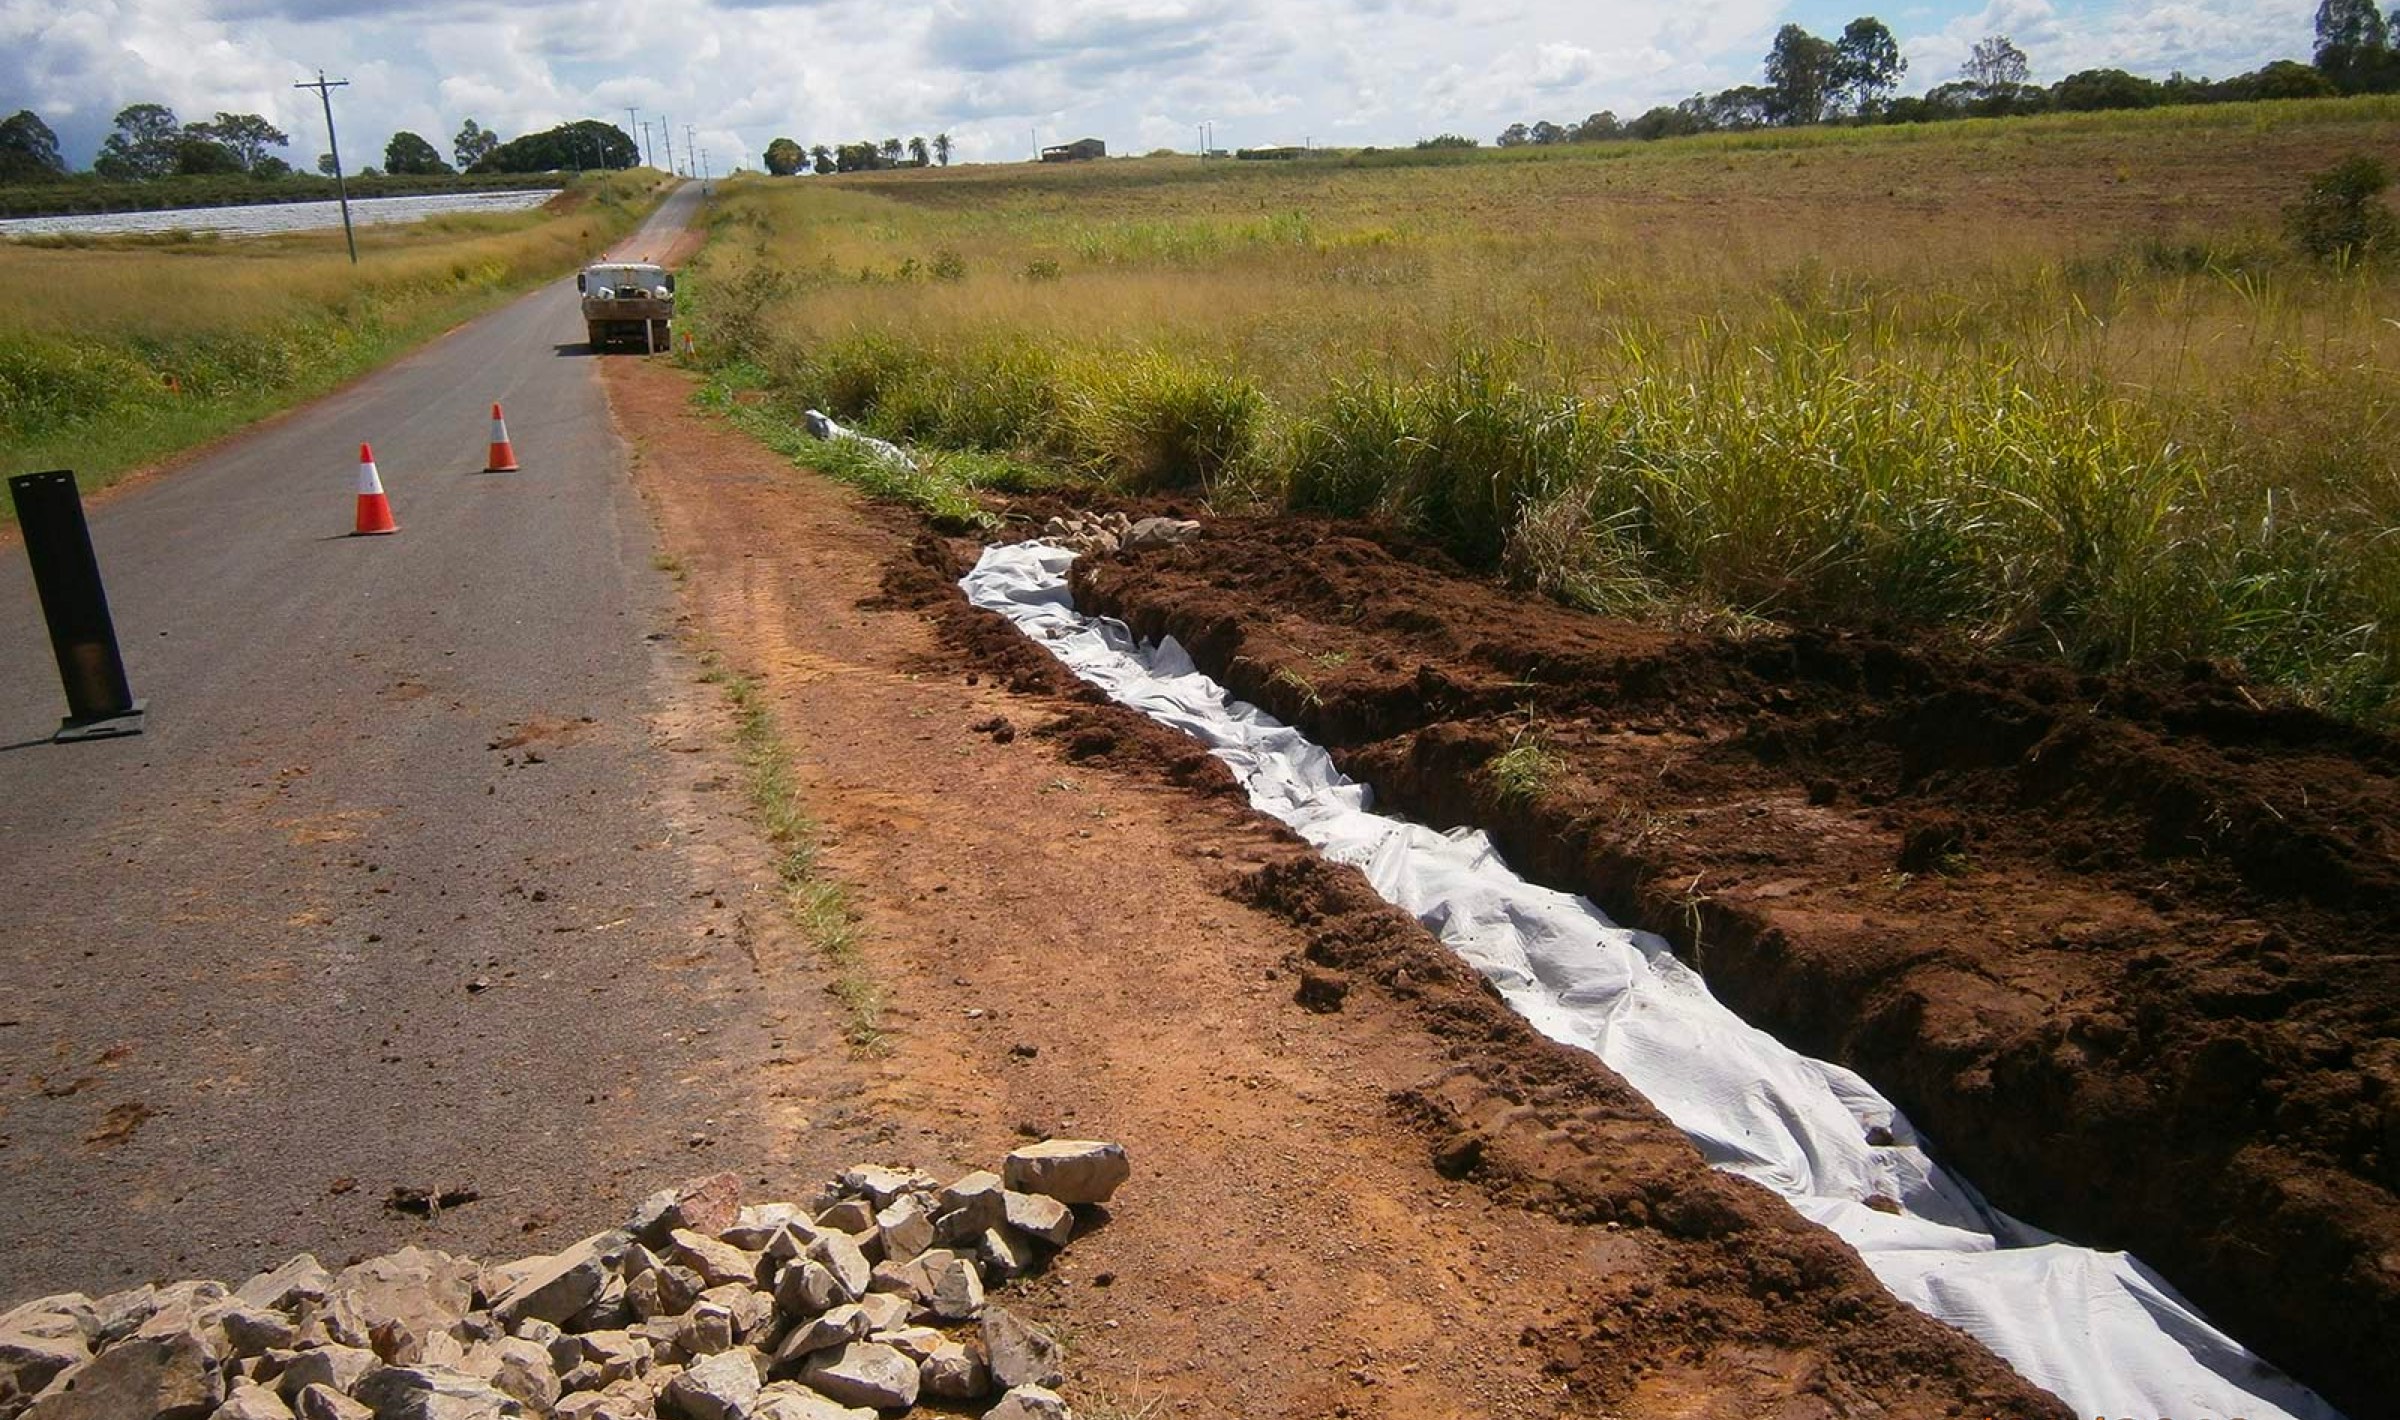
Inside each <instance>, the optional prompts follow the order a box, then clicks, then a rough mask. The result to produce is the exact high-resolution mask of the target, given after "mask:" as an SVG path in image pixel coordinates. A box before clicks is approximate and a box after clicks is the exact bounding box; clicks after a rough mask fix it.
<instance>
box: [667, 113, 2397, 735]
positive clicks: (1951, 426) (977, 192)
mask: <svg viewBox="0 0 2400 1420" xmlns="http://www.w3.org/2000/svg"><path fill="white" fill-rule="evenodd" d="M2235 109H2238V110H2239V111H2234V110H2235ZM2302 110H2306V112H2302ZM2345 125H2346V126H2345ZM2396 133H2400V106H2395V105H2392V104H2386V103H2381V102H2380V101H2378V102H2372V103H2364V104H2349V105H2335V106H2333V107H2331V108H2326V107H2317V106H2310V105H2280V106H2279V105H2257V106H2233V108H2219V109H2208V110H2200V111H2195V112H2194V114H2193V115H2191V121H2190V122H2182V121H2179V120H2178V119H2177V118H2176V117H2175V116H2173V115H2168V116H2163V117H2162V116H2159V115H2155V114H2145V115H2142V116H2140V118H2139V120H2138V121H2123V122H2119V121H2115V120H2114V119H2111V120H2106V121H2094V120H2088V119H2081V118H2078V119H2071V120H2057V121H2049V120H2035V121H2031V122H2011V123H2009V124H2005V125H2002V124H1972V123H1970V124H1955V125H1944V126H1942V127H1941V128H1939V129H1930V128H1929V129H1926V130H1921V131H1920V130H1874V131H1872V132H1871V133H1869V134H1864V135H1855V136H1854V135H1849V134H1836V135H1830V136H1806V135H1803V136H1797V137H1795V136H1789V135H1770V136H1767V137H1762V138H1759V139H1757V140H1756V141H1749V140H1747V139H1744V140H1740V141H1736V140H1731V139H1726V138H1721V137H1720V138H1715V139H1706V140H1699V141H1696V142H1693V143H1689V144H1677V143H1661V144H1655V145H1642V147H1641V150H1640V153H1639V154H1638V155H1637V156H1635V157H1634V158H1632V159H1631V160H1627V159H1625V158H1619V157H1604V158H1584V157H1572V158H1562V159H1559V160H1556V161H1550V160H1543V161H1540V162H1532V161H1525V160H1520V159H1517V158H1515V157H1510V158H1507V159H1497V158H1496V159H1494V160H1492V161H1489V162H1482V161H1480V160H1478V161H1468V162H1457V163H1444V164H1438V165H1432V166H1406V167H1398V168H1392V169H1382V168H1377V167H1373V166H1363V167H1349V166H1338V165H1334V164H1323V165H1301V166H1300V167H1297V168H1286V169H1281V170H1279V171H1274V172H1257V173H1249V172H1244V173H1227V172H1218V173H1212V174H1210V175H1208V176H1206V177H1196V176H1194V175H1193V174H1192V173H1190V172H1189V171H1185V170H1174V169H1171V168H1170V167H1169V166H1167V165H1162V164H1129V165H1126V166H1125V168H1124V169H1123V170H1122V171H1118V172H1115V173H1110V174H1101V175H1098V176H1093V175H1066V176H1060V177H1056V178H1053V177H1051V176H1050V175H1047V174H1040V173H1030V172H1006V171H1003V172H999V173H996V174H980V173H966V174H961V175H959V176H957V177H955V178H953V177H948V176H942V175H934V176H928V175H925V174H915V175H910V176H909V177H908V178H907V180H905V181H900V180H892V181H876V180H861V181H856V182H853V181H849V180H841V181H837V182H824V181H812V182H810V183H807V184H805V185H799V186H793V185H784V186H781V187H770V186H754V187H751V188H749V189H747V190H741V189H735V190H734V191H733V192H732V193H731V195H730V196H729V198H728V201H727V203H726V209H727V210H726V214H725V216H724V217H723V218H722V219H721V225H720V227H719V230H718V236H717V239H716V240H715V241H714V242H712V244H711V246H710V248H709V250H708V251H707V252H706V253H705V254H704V258H703V261H702V263H701V265H702V274H701V277H700V279H698V280H697V281H695V282H694V283H693V285H694V288H695V289H696V290H697V291H700V292H702V293H703V296H702V300H701V302H700V314H701V319H702V320H703V322H704V323H705V324H706V325H707V326H708V327H709V330H710V332H711V335H710V336H709V337H704V340H707V339H713V340H714V342H715V348H714V351H713V354H714V356H715V357H716V358H724V359H734V360H741V361H745V362H747V363H748V364H749V365H750V366H752V367H755V368H756V369H757V370H758V371H759V372H760V374H761V378H762V382H763V385H764V388H765V390H766V391H767V392H768V395H769V403H768V405H767V406H764V407H763V408H764V409H766V410H768V411H770V413H769V414H766V415H762V416H761V417H773V416H772V414H771V411H773V410H776V409H782V410H785V411H786V412H790V411H796V410H797V409H798V408H800V407H803V406H806V405H812V404H813V405H815V406H817V407H820V408H823V409H826V410H828V411H829V412H832V413H835V414H836V415H837V416H839V417H843V418H845V419H849V420H853V421H856V422H859V423H861V424H863V425H865V426H866V427H868V428H870V429H872V430H874V431H875V432H877V433H880V434H883V435H885V436H886V437H890V438H894V439H897V440H900V441H903V442H906V443H909V444H911V445H912V446H915V447H918V448H921V449H926V450H932V451H936V453H937V457H954V456H956V455H955V454H954V453H950V454H945V453H941V452H940V451H979V452H981V453H983V454H985V455H987V456H995V457H1000V458H1002V459H1004V460H1005V462H1006V464H1007V466H1008V467H1012V468H1023V467H1027V466H1038V467H1046V468H1050V469H1054V470H1057V471H1058V472H1059V473H1060V475H1061V476H1066V477H1072V478H1076V479H1079V480H1084V481H1090V482H1099V483H1106V484H1109V485H1112V486H1115V487H1118V488H1121V489H1126V490H1137V491H1138V490H1150V489H1158V488H1177V489H1192V490H1197V491H1199V492H1200V493H1202V494H1203V495H1205V496H1206V497H1207V498H1209V499H1211V500H1213V501H1214V502H1215V503H1216V504H1217V505H1218V506H1221V507H1226V508H1248V509H1254V510H1258V509H1264V510H1273V509H1291V510H1294V511H1301V512H1311V513H1327V514H1336V515H1342V516H1351V517H1365V518H1373V519H1377V520H1381V521H1384V522H1387V523H1390V524H1393V525H1395V526H1398V527H1401V528H1405V529H1407V530H1408V531H1410V532H1412V533H1414V534H1416V535H1417V536H1419V537H1421V538H1424V539H1426V540H1428V541H1430V542H1433V543H1435V544H1436V545H1439V546H1441V547H1442V548H1444V549H1446V550H1447V551H1448V552H1449V553H1450V554H1451V555H1452V556H1454V557H1455V558H1457V559H1458V560H1459V561H1461V562H1462V563H1464V564H1466V565H1468V566H1470V567H1475V568H1480V569H1489V570H1491V571H1494V572H1496V573H1498V574H1499V575H1501V576H1504V577H1507V578H1509V579H1511V580H1513V581H1515V582H1517V583H1518V584H1520V585H1522V586H1524V587H1526V588H1528V589H1529V590H1533V591H1539V592H1541V593H1545V594H1548V595H1551V596H1554V597H1557V598H1560V599H1562V600H1565V601H1569V602H1572V603H1575V604H1579V605H1583V606H1587V607H1591V608H1594V609H1598V610H1604V611H1609V612H1613V613H1620V614H1643V615H1650V614H1656V615H1665V616H1672V617H1678V618H1684V617H1691V616H1694V615H1697V616H1699V617H1702V618H1704V619H1728V620H1734V621H1748V620H1756V619H1760V618H1764V619H1768V620H1776V621H1787V622H1810V623H1817V624H1830V625H1847V626H1877V627H1885V628H1925V627H1938V628H1946V629H1948V630H1949V632H1951V633H1952V634H1954V635H1956V636H1957V637H1959V638H1961V639H1962V640H1966V641H1971V642H1973V643H1975V644H1978V645H1982V646H1987V647H1993V648H2006V649H2009V650H2012V651H2015V652H2019V653H2025V654H2038V655H2046V656H2054V657H2059V658H2063V659H2065V660H2068V661H2069V662H2071V663H2073V664H2077V665H2081V666H2087V667H2094V668H2102V667H2113V666H2120V665H2144V666H2172V665H2174V664H2175V663H2177V662H2179V661H2186V660H2191V659H2195V658H2199V659H2209V660H2215V661H2224V662H2230V663H2235V664H2238V665H2239V666H2240V667H2242V668H2243V669H2244V670H2246V671H2247V672H2248V674H2250V675H2251V676H2252V677H2254V678H2255V679H2257V680H2259V681H2260V682H2263V683H2266V684H2271V685H2276V686H2281V687H2283V688H2285V689H2287V690H2289V691H2290V692H2291V693H2292V694H2294V695H2296V696H2298V697H2300V698H2302V699H2304V700H2307V701H2309V702H2312V703H2315V704H2319V705H2322V706H2324V707H2326V708H2328V709H2330V710H2333V711H2335V712H2337V713H2340V714H2343V715H2347V716H2351V717H2355V718H2358V719H2361V720H2364V721H2370V722H2375V723H2382V724H2400V443H2396V442H2395V440H2394V438H2393V435H2394V433H2395V432H2400V430H2396V429H2395V425H2400V381H2396V380H2395V379H2394V376H2395V374H2396V373H2400V370H2396V368H2395V367H2396V366H2400V305H2396V304H2395V300H2396V299H2400V273H2396V272H2395V271H2394V270H2393V268H2391V267H2389V266H2376V265H2372V264H2369V265H2357V266H2352V267H2349V268H2343V267H2339V266H2326V265H2324V264H2321V263H2317V262H2313V261H2310V260H2308V259H2307V258H2305V257H2304V256H2302V255H2300V254H2298V253H2297V252H2295V251H2294V250H2293V249H2292V248H2291V246H2290V245H2289V244H2288V242H2286V241H2285V240H2284V238H2283V236H2282V232H2281V211H2280V208H2281V204H2282V203H2283V202H2285V201H2287V200H2289V198H2290V197H2291V196H2292V195H2294V194H2296V193H2297V192H2298V191H2299V190H2300V187H2301V186H2302V185H2303V184H2304V175H2305V173H2306V172H2307V171H2309V170H2311V168H2312V166H2314V165H2316V164H2318V163H2320V162H2321V161H2322V160H2323V159H2325V158H2326V157H2327V156H2329V155H2334V156H2338V155H2339V154H2340V153H2342V152H2344V151H2347V150H2348V149H2349V148H2350V147H2351V146H2352V145H2354V144H2356V143H2359V142H2368V143H2375V142H2382V141H2385V140H2387V139H2389V138H2390V137H2392V136H2394V135H2395V134H2396ZM1231 166H1232V165H1227V167H1229V168H1230V167H1231ZM1258 166H1259V167H1261V168H1265V167H1268V166H1270V165H1258ZM1145 174H1147V175H1148V176H1147V177H1145ZM2287 175H2288V180H2286V177H2287ZM2062 193H2064V194H2067V196H2066V197H2064V198H2062V197H2061V194H2062ZM1280 213H1289V214H1291V215H1290V216H1289V217H1288V218H1287V217H1283V216H1278V215H1277V214H1280ZM937 251H938V252H941V253H944V254H946V255H947V256H948V257H949V260H948V261H947V263H946V264H945V265H944V268H943V269H944V270H945V271H946V272H947V273H948V274H947V275H946V276H945V277H944V278H943V279H940V280H928V279H926V278H925V277H924V275H923V274H922V273H924V272H925V271H927V270H929V269H931V267H930V263H931V261H932V258H933V253H935V252H937ZM952 491H953V492H954V493H955V494H956V495H957V496H958V497H960V498H965V499H970V500H971V499H972V498H973V497H974V496H975V495H976V494H977V492H978V491H979V487H978V485H977V484H976V483H975V482H974V481H973V480H972V479H960V480H957V481H956V483H955V486H954V488H953V489H952Z"/></svg>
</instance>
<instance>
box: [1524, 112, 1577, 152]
mask: <svg viewBox="0 0 2400 1420" xmlns="http://www.w3.org/2000/svg"><path fill="white" fill-rule="evenodd" d="M1571 136H1572V135H1571V134H1570V133H1569V131H1568V130H1567V129H1565V128H1562V127H1560V126H1559V125H1558V124H1555V123H1552V122H1551V121H1550V120H1549V119H1546V118H1545V119H1543V120H1542V121H1541V122H1539V123H1537V124H1535V125H1534V126H1533V132H1532V134H1531V137H1532V139H1533V141H1534V142H1535V143H1536V144H1538V145H1540V146H1541V147H1544V148H1547V147H1549V146H1550V145H1551V144H1553V143H1564V142H1566V141H1567V139H1568V138H1569V137H1571Z"/></svg>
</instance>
